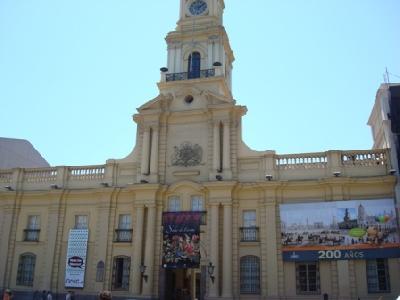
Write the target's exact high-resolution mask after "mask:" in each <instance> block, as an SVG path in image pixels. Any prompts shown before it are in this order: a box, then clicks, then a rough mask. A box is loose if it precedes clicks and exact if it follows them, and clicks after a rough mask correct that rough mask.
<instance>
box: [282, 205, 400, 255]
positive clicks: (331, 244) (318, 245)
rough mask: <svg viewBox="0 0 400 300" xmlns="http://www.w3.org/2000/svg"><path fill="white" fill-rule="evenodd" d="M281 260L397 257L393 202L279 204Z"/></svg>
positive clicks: (395, 221) (398, 245)
mask: <svg viewBox="0 0 400 300" xmlns="http://www.w3.org/2000/svg"><path fill="white" fill-rule="evenodd" d="M279 208H280V219H281V242H282V254H283V260H285V261H317V260H340V259H343V260H348V259H374V258H389V257H400V241H399V230H398V229H399V227H398V223H397V218H396V209H395V204H394V200H393V199H376V200H348V201H333V202H310V203H294V204H281V205H280V207H279Z"/></svg>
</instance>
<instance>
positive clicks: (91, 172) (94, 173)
mask: <svg viewBox="0 0 400 300" xmlns="http://www.w3.org/2000/svg"><path fill="white" fill-rule="evenodd" d="M104 175H105V167H104V166H90V167H70V168H69V177H70V179H72V180H82V181H83V180H99V179H104Z"/></svg>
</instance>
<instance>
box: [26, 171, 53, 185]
mask: <svg viewBox="0 0 400 300" xmlns="http://www.w3.org/2000/svg"><path fill="white" fill-rule="evenodd" d="M24 179H25V181H26V182H29V183H39V182H52V181H55V180H56V179H57V169H56V168H48V169H27V170H25V172H24Z"/></svg>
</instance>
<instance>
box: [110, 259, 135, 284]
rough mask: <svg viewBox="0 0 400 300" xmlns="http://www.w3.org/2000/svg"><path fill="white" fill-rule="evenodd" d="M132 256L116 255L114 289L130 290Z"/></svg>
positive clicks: (113, 278)
mask: <svg viewBox="0 0 400 300" xmlns="http://www.w3.org/2000/svg"><path fill="white" fill-rule="evenodd" d="M130 271H131V258H130V257H128V256H117V257H114V264H113V273H112V274H113V277H112V288H113V290H124V291H128V290H129V275H130Z"/></svg>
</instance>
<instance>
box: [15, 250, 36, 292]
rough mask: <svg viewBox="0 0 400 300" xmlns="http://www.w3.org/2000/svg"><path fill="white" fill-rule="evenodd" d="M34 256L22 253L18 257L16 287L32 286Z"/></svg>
mask: <svg viewBox="0 0 400 300" xmlns="http://www.w3.org/2000/svg"><path fill="white" fill-rule="evenodd" d="M35 264H36V255H35V254H32V253H24V254H21V256H20V257H19V262H18V272H17V285H24V286H33V276H34V274H35Z"/></svg>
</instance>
